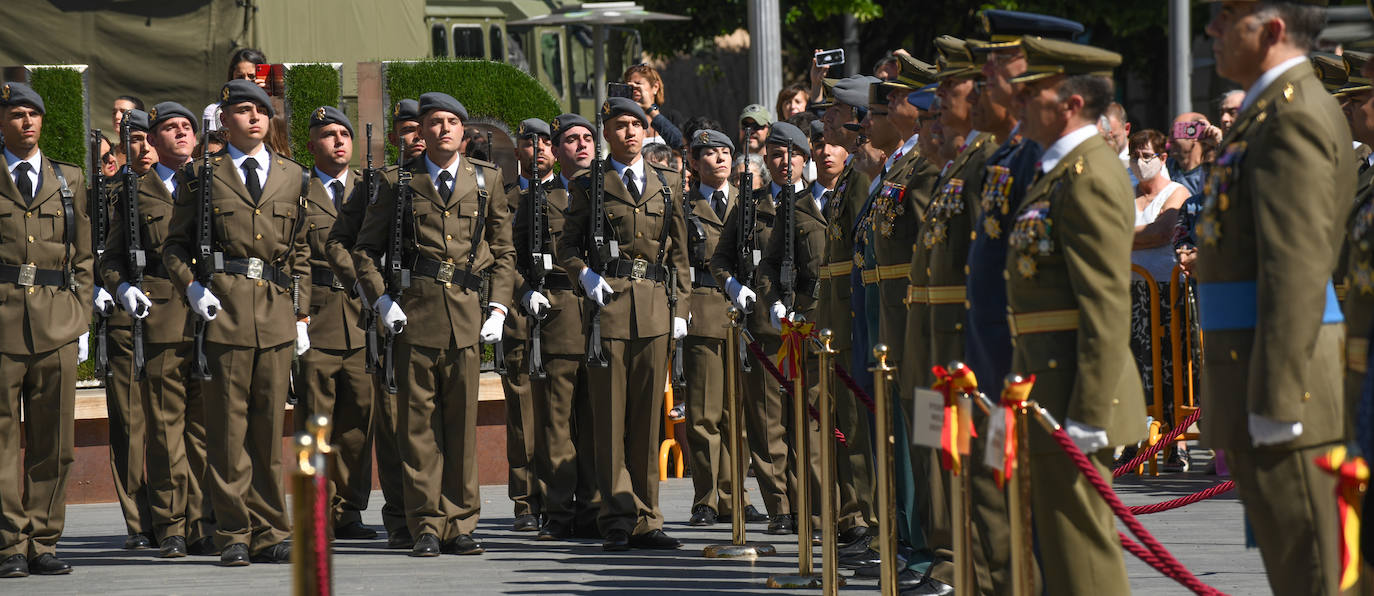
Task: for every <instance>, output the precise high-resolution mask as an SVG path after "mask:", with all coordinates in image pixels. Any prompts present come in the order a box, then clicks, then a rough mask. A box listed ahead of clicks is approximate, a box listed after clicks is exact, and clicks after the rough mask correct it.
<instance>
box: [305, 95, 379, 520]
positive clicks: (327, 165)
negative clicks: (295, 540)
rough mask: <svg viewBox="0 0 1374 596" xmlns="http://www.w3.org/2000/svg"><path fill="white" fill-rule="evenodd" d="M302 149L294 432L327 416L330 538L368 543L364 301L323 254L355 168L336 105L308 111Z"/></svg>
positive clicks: (369, 387) (369, 391) (369, 392)
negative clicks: (310, 160)
mask: <svg viewBox="0 0 1374 596" xmlns="http://www.w3.org/2000/svg"><path fill="white" fill-rule="evenodd" d="M309 134H310V137H309V141H308V142H307V143H306V149H308V150H309V151H310V154H311V156H312V157H314V158H315V159H314V161H315V167H314V168H312V171H311V177H310V190H309V192H307V193H306V212H307V213H308V216H307V217H306V222H305V228H306V239H307V241H308V242H309V244H310V285H309V286H308V287H306V286H304V285H303V286H302V287H301V298H300V308H301V309H302V311H304V312H305V313H306V314H307V319H306V320H307V323H308V331H309V334H310V348H311V349H310V350H307V351H306V352H305V353H304V354H302V355H301V357H300V364H301V367H300V368H301V370H300V378H299V379H297V383H298V384H303V385H304V388H305V391H304V393H305V395H304V399H302V400H301V401H300V402H299V403H297V404H296V410H295V413H294V414H293V416H292V418H293V420H294V421H295V424H296V431H297V432H300V431H303V430H305V426H306V423H307V422H308V421H309V420H310V419H311V418H313V417H314V416H316V415H319V414H323V415H326V416H328V417H329V420H330V422H331V424H330V435H329V443H330V445H332V446H333V448H334V453H335V454H336V456H335V460H334V462H335V464H334V466H333V467H332V468H330V472H331V476H332V477H331V478H330V494H331V497H330V501H331V503H330V510H331V516H332V517H331V521H330V523H331V525H332V529H333V531H334V536H335V537H336V538H340V539H346V540H370V539H372V538H376V537H377V532H376V531H374V530H372V529H370V528H367V527H366V526H364V525H363V523H362V511H363V510H364V509H366V508H367V499H368V497H369V496H370V495H371V493H372V457H371V455H372V419H373V404H372V400H373V395H374V393H373V385H374V382H373V377H372V375H369V374H367V362H366V360H367V354H366V353H365V352H364V350H365V349H366V346H365V345H364V342H365V338H364V331H363V329H362V328H361V325H360V324H359V320H360V317H361V314H362V303H361V302H360V301H359V299H358V297H357V296H356V295H354V290H353V285H354V283H355V282H356V280H357V276H356V274H353V272H351V271H345V272H344V275H337V274H336V273H335V271H334V269H333V268H331V266H330V263H329V259H328V249H327V246H326V244H327V242H328V240H329V235H330V231H331V230H332V229H333V227H334V224H335V222H336V220H337V219H338V217H339V211H340V210H341V209H342V207H343V204H344V202H345V201H346V200H347V198H348V196H349V195H350V194H351V193H352V192H353V189H354V188H356V187H357V185H358V181H359V180H360V178H361V173H360V172H357V171H354V170H350V169H349V167H348V163H349V160H350V159H352V158H353V138H354V135H353V123H352V122H350V121H349V119H348V117H347V116H345V115H344V113H343V112H341V111H339V109H338V108H335V107H334V106H321V107H319V108H316V110H315V111H314V112H313V113H311V115H310V133H309Z"/></svg>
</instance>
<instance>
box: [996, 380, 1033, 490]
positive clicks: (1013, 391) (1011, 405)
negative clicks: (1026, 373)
mask: <svg viewBox="0 0 1374 596" xmlns="http://www.w3.org/2000/svg"><path fill="white" fill-rule="evenodd" d="M1033 385H1035V375H1031V376H1030V377H1027V378H1025V379H1023V380H1022V381H1021V382H1020V383H1011V384H1009V385H1007V386H1006V387H1005V388H1003V389H1002V407H1001V411H1002V427H1003V433H1004V434H1003V435H1002V436H1003V440H1002V473H1001V474H998V475H996V476H994V477H993V478H995V479H996V480H997V488H1002V487H1003V486H1006V483H1007V481H1008V480H1010V479H1011V472H1012V470H1013V469H1014V468H1015V467H1016V450H1017V449H1018V446H1017V444H1016V411H1017V410H1018V409H1020V408H1022V407H1024V406H1025V405H1026V402H1027V401H1029V400H1030V392H1031V386H1033Z"/></svg>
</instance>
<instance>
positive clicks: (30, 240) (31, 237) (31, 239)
mask: <svg viewBox="0 0 1374 596" xmlns="http://www.w3.org/2000/svg"><path fill="white" fill-rule="evenodd" d="M29 243H30V244H32V243H33V236H29Z"/></svg>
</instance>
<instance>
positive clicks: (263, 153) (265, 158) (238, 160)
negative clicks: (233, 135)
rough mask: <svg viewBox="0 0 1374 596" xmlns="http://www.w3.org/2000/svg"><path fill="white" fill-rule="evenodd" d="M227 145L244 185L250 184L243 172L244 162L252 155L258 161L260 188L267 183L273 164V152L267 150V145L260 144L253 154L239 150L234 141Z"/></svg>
mask: <svg viewBox="0 0 1374 596" xmlns="http://www.w3.org/2000/svg"><path fill="white" fill-rule="evenodd" d="M225 147H228V148H229V159H230V160H232V161H233V162H234V171H235V172H238V174H239V182H242V183H243V184H244V186H247V185H248V178H247V177H246V176H244V174H243V162H244V160H246V159H248V158H250V157H251V158H253V159H254V160H256V161H257V162H258V188H259V189H261V188H263V187H265V186H266V185H267V171H268V169H269V168H270V167H271V166H272V154H271V153H270V152H268V151H267V145H263V144H259V145H258V151H257V152H256V153H253V154H251V155H250V154H247V153H244V152H242V151H239V148H238V147H235V146H234V144H233V143H229V144H226V145H225Z"/></svg>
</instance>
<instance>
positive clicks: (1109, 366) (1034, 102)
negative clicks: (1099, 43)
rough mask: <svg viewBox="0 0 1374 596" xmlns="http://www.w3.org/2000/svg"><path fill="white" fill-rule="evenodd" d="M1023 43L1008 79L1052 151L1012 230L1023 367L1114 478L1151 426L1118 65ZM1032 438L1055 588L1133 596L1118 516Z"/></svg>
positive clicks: (1014, 313) (1032, 129) (1044, 555)
mask: <svg viewBox="0 0 1374 596" xmlns="http://www.w3.org/2000/svg"><path fill="white" fill-rule="evenodd" d="M1021 47H1022V49H1023V51H1024V52H1025V54H1026V59H1027V69H1026V72H1024V73H1023V74H1022V75H1020V76H1018V77H1015V78H1013V79H1011V82H1012V83H1020V84H1023V86H1022V88H1021V89H1020V92H1019V97H1020V99H1021V101H1022V103H1023V105H1024V106H1025V108H1024V115H1025V117H1024V118H1023V119H1022V121H1021V131H1022V133H1023V134H1025V135H1026V136H1027V137H1028V138H1030V139H1032V140H1034V141H1035V142H1036V143H1039V144H1040V145H1041V146H1043V147H1046V150H1045V153H1044V155H1042V156H1041V158H1040V165H1039V167H1038V170H1037V171H1038V176H1039V178H1038V180H1037V181H1035V182H1034V183H1033V184H1032V185H1031V187H1030V189H1029V190H1028V191H1027V193H1026V199H1025V201H1024V202H1023V203H1022V205H1021V207H1020V209H1019V210H1017V211H1016V216H1015V218H1014V220H1013V221H1014V222H1015V224H1014V226H1013V227H1012V228H1011V229H1010V230H1007V233H1008V234H1009V236H1008V240H1009V244H1010V247H1009V249H1008V251H1007V256H1006V272H1007V280H1008V281H1007V304H1008V317H1009V319H1010V325H1011V332H1012V337H1013V339H1012V341H1013V343H1012V345H1013V346H1014V353H1013V360H1012V362H1013V370H1015V371H1017V372H1019V373H1021V374H1026V375H1031V374H1033V375H1035V376H1036V380H1035V386H1034V389H1033V390H1032V392H1031V395H1030V398H1031V399H1033V400H1036V401H1038V402H1039V403H1040V405H1042V406H1044V407H1045V408H1046V409H1048V410H1049V411H1050V413H1051V414H1052V415H1054V417H1055V418H1056V419H1057V420H1059V421H1060V422H1061V423H1062V424H1063V425H1064V426H1065V428H1066V430H1067V431H1068V434H1069V436H1070V437H1072V438H1073V439H1074V442H1075V443H1077V444H1078V446H1079V448H1080V449H1082V451H1083V452H1084V453H1085V454H1087V455H1088V457H1089V459H1090V460H1091V461H1092V462H1093V464H1094V465H1095V466H1096V467H1097V470H1098V472H1099V473H1100V474H1101V475H1102V476H1103V477H1104V478H1107V479H1109V481H1110V478H1111V474H1110V470H1108V468H1107V465H1108V464H1109V463H1110V462H1111V457H1112V449H1111V447H1112V446H1113V445H1120V444H1123V443H1134V442H1135V441H1137V440H1138V439H1140V437H1141V434H1142V431H1143V427H1142V426H1141V424H1140V421H1141V420H1143V419H1144V417H1145V401H1144V399H1143V392H1142V389H1141V386H1140V377H1139V375H1137V374H1136V371H1135V368H1134V367H1132V366H1131V362H1132V360H1131V353H1130V348H1129V345H1128V343H1129V342H1128V341H1127V339H1128V337H1129V334H1130V319H1131V317H1130V292H1128V291H1127V290H1128V287H1129V280H1130V268H1131V257H1130V252H1131V240H1132V237H1133V230H1134V224H1133V222H1134V215H1133V213H1132V206H1131V205H1132V203H1131V201H1130V197H1131V184H1130V180H1129V179H1127V177H1126V172H1125V171H1124V170H1122V168H1121V165H1120V160H1118V159H1117V157H1116V152H1115V151H1113V150H1112V149H1111V148H1110V147H1108V146H1107V144H1106V142H1105V141H1103V140H1102V135H1100V134H1098V131H1097V126H1096V123H1097V119H1098V117H1099V116H1101V114H1102V112H1103V111H1104V110H1105V109H1106V108H1107V105H1108V104H1109V103H1111V98H1112V83H1111V79H1110V76H1111V72H1112V68H1114V67H1115V66H1117V65H1119V64H1120V63H1121V56H1120V55H1118V54H1116V53H1113V52H1108V51H1106V50H1100V49H1097V48H1093V47H1088V46H1082V45H1077V44H1073V43H1070V42H1066V41H1060V40H1051V39H1043V38H1039V37H1025V38H1023V39H1022V41H1021ZM1084 338H1092V339H1091V341H1089V340H1086V339H1084ZM1030 432H1031V441H1030V442H1031V444H1030V453H1031V456H1030V457H1031V466H1032V468H1031V469H1033V470H1035V483H1034V484H1033V487H1032V494H1031V510H1032V514H1033V516H1034V518H1035V530H1036V540H1037V542H1038V544H1039V545H1040V549H1039V554H1040V564H1041V568H1042V569H1043V572H1044V581H1045V591H1046V592H1048V593H1051V594H1119V593H1125V592H1127V591H1129V590H1130V583H1129V582H1128V581H1127V579H1126V567H1125V563H1124V561H1123V559H1122V554H1121V543H1120V541H1119V540H1118V539H1117V535H1116V524H1115V521H1114V519H1113V516H1112V513H1111V510H1110V509H1109V508H1108V507H1107V505H1106V503H1105V502H1104V501H1103V500H1102V498H1101V497H1100V496H1098V495H1097V494H1096V493H1095V491H1094V490H1093V489H1092V487H1091V486H1090V485H1089V484H1088V482H1087V481H1086V480H1084V479H1083V477H1082V475H1081V474H1079V473H1078V470H1077V469H1076V468H1075V467H1074V465H1073V463H1072V461H1071V460H1070V459H1069V458H1067V457H1066V456H1065V455H1064V454H1063V453H1062V452H1061V450H1060V448H1059V447H1058V446H1057V445H1056V444H1055V443H1054V442H1053V441H1052V440H1051V439H1050V438H1049V436H1048V435H1047V434H1046V433H1045V431H1044V430H1043V429H1042V428H1040V427H1038V426H1032V428H1031V431H1030Z"/></svg>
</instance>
